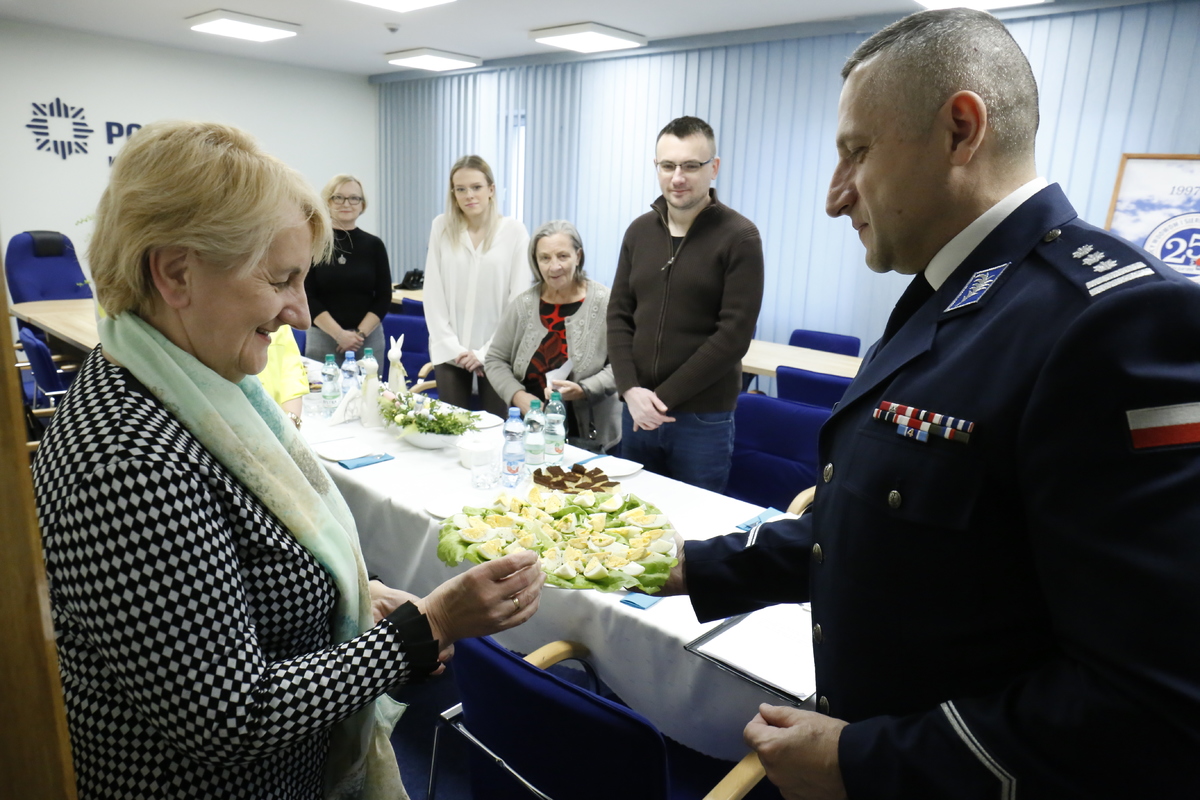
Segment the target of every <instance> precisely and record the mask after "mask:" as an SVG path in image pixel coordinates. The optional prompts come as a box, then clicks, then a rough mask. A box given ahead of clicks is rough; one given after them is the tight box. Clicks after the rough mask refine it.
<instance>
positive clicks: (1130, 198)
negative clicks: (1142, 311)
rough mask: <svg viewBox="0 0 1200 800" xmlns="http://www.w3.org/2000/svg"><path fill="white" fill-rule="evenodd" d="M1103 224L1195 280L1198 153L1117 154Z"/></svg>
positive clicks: (1198, 273)
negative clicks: (1118, 158)
mask: <svg viewBox="0 0 1200 800" xmlns="http://www.w3.org/2000/svg"><path fill="white" fill-rule="evenodd" d="M1106 227H1107V228H1108V229H1109V230H1110V231H1112V232H1113V233H1115V234H1117V235H1118V236H1121V237H1123V238H1125V239H1128V240H1129V241H1131V242H1133V243H1134V244H1138V245H1141V246H1142V247H1144V248H1146V250H1148V251H1149V252H1150V254H1151V255H1154V256H1157V257H1159V258H1160V259H1162V260H1163V262H1165V263H1166V264H1168V265H1170V266H1172V267H1174V268H1175V269H1177V270H1179V271H1180V272H1181V273H1183V274H1184V275H1187V276H1188V277H1190V278H1191V279H1192V280H1194V281H1197V282H1198V283H1200V155H1161V154H1153V153H1126V154H1125V155H1123V156H1121V168H1120V170H1119V171H1118V172H1117V185H1116V187H1115V188H1114V189H1113V197H1112V204H1111V205H1110V206H1109V209H1108V222H1107V224H1106Z"/></svg>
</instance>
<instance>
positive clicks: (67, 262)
mask: <svg viewBox="0 0 1200 800" xmlns="http://www.w3.org/2000/svg"><path fill="white" fill-rule="evenodd" d="M4 268H5V273H6V275H7V277H8V290H9V291H10V292H11V293H12V299H13V302H14V303H30V302H33V301H35V300H73V299H76V298H87V297H91V296H92V289H91V287H90V286H88V284H87V280H86V279H85V278H84V277H83V268H82V267H80V266H79V259H78V258H76V256H75V246H74V245H73V244H71V240H70V239H68V238H67V237H66V236H64V235H63V234H61V233H58V232H57V231H25V232H24V233H18V234H17V235H16V236H14V237H13V238H12V239H10V240H9V242H8V250H7V252H6V253H5V255H4Z"/></svg>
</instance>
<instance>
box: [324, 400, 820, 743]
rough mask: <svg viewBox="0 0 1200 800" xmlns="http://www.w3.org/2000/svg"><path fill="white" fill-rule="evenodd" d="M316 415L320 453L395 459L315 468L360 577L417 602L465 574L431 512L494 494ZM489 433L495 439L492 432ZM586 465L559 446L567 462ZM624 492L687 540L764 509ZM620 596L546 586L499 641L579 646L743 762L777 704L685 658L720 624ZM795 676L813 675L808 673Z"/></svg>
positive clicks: (629, 481)
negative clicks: (341, 441) (446, 556)
mask: <svg viewBox="0 0 1200 800" xmlns="http://www.w3.org/2000/svg"><path fill="white" fill-rule="evenodd" d="M310 402H311V401H310ZM316 409H317V403H315V402H313V403H312V408H311V411H310V410H306V413H305V420H306V421H305V426H304V432H305V435H306V436H307V437H308V438H309V440H310V441H312V442H316V443H317V445H316V446H317V447H318V449H320V447H321V443H325V444H330V443H331V441H332V440H333V439H336V438H339V437H340V438H347V439H350V440H352V441H354V442H357V443H359V444H360V445H361V446H362V448H363V449H364V451H365V452H387V453H390V454H391V455H393V456H395V458H394V460H391V461H385V462H382V463H379V464H374V465H371V466H368V467H363V468H360V469H355V470H346V469H343V468H342V467H340V466H338V465H336V464H334V463H332V462H324V463H326V466H327V467H328V470H329V473H330V475H331V476H332V478H333V480H334V482H335V483H336V484H337V486H338V488H339V489H340V490H341V492H342V495H343V496H344V497H345V498H346V502H347V503H348V504H349V506H350V509H351V511H352V512H353V513H354V518H355V521H356V522H357V525H358V530H359V538H360V540H361V541H362V548H363V556H364V558H365V559H366V562H367V566H368V569H369V570H370V571H371V572H372V573H374V574H377V575H378V576H379V577H380V579H381V580H383V581H384V583H387V584H388V585H390V586H394V587H396V588H401V589H405V590H408V591H411V592H414V593H416V594H420V595H424V594H427V593H428V592H430V591H431V590H432V589H434V588H435V587H436V586H437V585H438V584H440V583H441V582H442V581H444V580H446V579H447V578H449V577H450V576H451V575H452V574H454V572H455V571H461V570H464V569H466V568H468V567H469V566H470V565H467V564H464V565H462V566H460V567H459V568H457V570H451V569H450V568H448V567H446V566H445V565H444V564H443V563H442V562H441V561H439V560H438V558H437V540H438V529H439V528H438V524H437V521H435V517H434V515H433V514H431V513H429V512H430V511H432V512H435V513H436V515H437V518H438V520H440V518H441V517H442V516H448V515H449V514H451V513H454V512H456V511H458V510H460V509H461V507H462V506H463V505H470V504H479V505H486V504H489V503H490V502H491V501H492V500H493V499H494V498H495V496H496V494H497V493H498V492H499V491H500V489H494V490H475V489H472V488H471V487H470V472H469V471H468V470H466V469H464V468H463V467H461V466H459V464H458V451H457V449H456V448H448V449H446V450H434V451H427V450H419V449H417V448H414V447H412V446H411V445H407V444H404V443H402V442H400V441H399V440H397V439H396V438H395V436H394V435H393V434H392V433H391V432H390V431H389V430H388V429H378V428H376V429H364V428H363V427H362V426H361V425H360V424H359V423H358V422H348V423H344V424H343V425H340V426H330V425H328V423H326V422H325V421H324V420H321V419H319V418H314V417H315V414H314V413H313V412H315V411H316ZM490 432H491V433H493V434H495V436H496V437H497V439H498V438H499V436H500V433H499V428H493V429H491V431H490ZM587 455H589V454H587V453H585V452H584V451H582V450H577V449H575V448H572V447H568V450H567V460H568V461H572V460H574V459H575V458H583V457H586V456H587ZM621 485H622V490H623V491H625V492H626V493H628V492H632V493H634V494H637V495H638V496H639V497H642V498H644V499H646V500H648V501H650V502H652V503H654V504H655V505H657V506H659V507H660V508H661V509H662V510H663V512H664V513H665V514H667V515H668V516H669V517H670V519H671V520H672V522H673V524H674V525H675V526H676V527H677V529H678V530H679V531H680V533H681V534H682V535H683V536H684V537H685V538H688V539H704V538H708V537H710V536H714V535H718V534H722V533H727V532H729V531H732V530H733V529H734V527H735V526H736V525H737V524H738V523H740V522H742V521H744V520H746V519H749V518H750V517H753V516H755V515H756V514H758V513H759V512H761V511H762V509H761V508H759V507H757V506H753V505H750V504H749V503H744V502H742V501H739V500H734V499H732V498H728V497H724V496H721V495H717V494H713V493H712V492H708V491H705V490H703V489H697V488H695V487H693V486H687V485H685V484H681V483H679V482H677V481H673V480H671V479H669V478H664V477H662V476H660V475H655V474H653V473H650V472H647V471H644V470H643V471H641V472H639V473H637V474H635V475H633V476H630V477H627V478H623V479H621ZM427 509H428V511H427ZM622 596H623V593H619V592H618V593H612V594H606V593H601V592H595V591H572V590H563V589H556V588H553V587H548V588H546V589H545V591H544V592H543V594H542V602H541V606H540V608H539V609H538V612H537V614H536V615H534V617H533V618H532V619H530V620H529V622H527V623H526V624H524V625H522V626H520V627H518V628H515V629H513V630H510V631H506V632H505V633H502V634H500V635H498V636H497V637H496V638H497V639H498V640H499V641H500V642H501V643H503V644H504V645H505V646H507V647H509V648H512V649H513V650H517V651H519V652H524V653H527V652H531V651H532V650H534V649H536V648H537V647H539V646H541V645H543V644H546V643H547V642H550V641H554V640H556V639H570V640H574V641H578V642H582V643H584V644H585V645H587V646H588V648H590V649H591V651H592V657H591V659H590V660H591V661H592V663H593V664H594V665H595V667H596V669H597V672H598V673H599V675H600V677H601V679H602V680H604V681H605V682H606V683H607V684H608V685H609V686H611V687H612V689H613V691H615V692H616V693H617V694H618V695H620V696H621V697H622V698H624V699H625V701H626V702H628V703H629V705H630V706H631V707H632V708H634V709H635V710H637V711H638V712H639V713H641V714H643V715H644V716H646V717H647V718H649V719H650V720H651V721H652V722H653V723H654V724H655V725H657V726H658V728H659V730H661V731H662V732H663V733H664V734H666V735H667V736H670V737H671V738H673V739H675V740H676V741H679V742H682V743H683V744H685V745H687V746H689V747H692V748H694V749H696V750H699V751H701V752H703V753H706V754H708V755H712V756H716V757H719V758H724V759H728V760H736V759H739V758H741V757H742V756H743V755H745V753H746V746H745V744H744V743H743V742H742V729H743V727H745V724H746V723H747V722H749V721H750V719H751V718H753V716H754V714H755V713H757V709H758V705H759V703H762V702H770V703H775V704H778V703H779V702H780V701H779V700H778V698H776V697H775V696H774V695H771V694H769V693H767V692H766V691H764V690H762V689H759V688H758V687H756V686H754V685H752V684H750V683H748V682H747V681H744V680H742V679H740V678H738V677H735V676H733V675H730V674H728V673H726V672H724V671H722V670H721V669H719V668H718V667H717V666H715V665H714V664H711V663H709V662H708V661H705V660H704V659H702V658H699V657H698V656H695V655H693V654H691V653H689V652H687V651H686V650H684V649H683V645H684V644H686V643H687V642H689V641H691V640H692V639H694V638H696V637H697V636H699V635H700V634H701V633H703V632H705V631H707V630H709V629H710V628H711V627H713V626H714V625H716V624H718V623H716V622H710V623H700V622H697V621H696V617H695V614H694V613H693V611H692V608H691V604H690V603H689V602H688V600H687V598H684V597H668V598H664V599H662V600H661V601H659V602H658V603H656V604H655V605H653V606H651V607H650V608H648V609H646V610H640V609H636V608H633V607H631V606H627V605H624V604H622V603H621V602H620V600H621V597H622ZM790 608H792V609H793V610H794V613H793V614H792V616H791V618H790V619H791V620H792V623H793V625H794V628H795V629H794V630H790V631H787V630H783V631H780V634H779V635H780V636H795V637H801V639H802V640H803V641H809V640H810V623H809V622H808V621H807V615H806V614H805V613H804V612H803V611H802V610H801V609H800V608H799V607H798V606H792V607H790ZM803 668H806V669H809V670H811V664H809V665H805V666H804V667H803Z"/></svg>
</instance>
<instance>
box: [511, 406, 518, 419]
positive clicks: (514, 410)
mask: <svg viewBox="0 0 1200 800" xmlns="http://www.w3.org/2000/svg"><path fill="white" fill-rule="evenodd" d="M513 417H516V418H517V419H520V418H521V409H519V408H517V407H516V406H509V407H508V418H509V419H512V418H513Z"/></svg>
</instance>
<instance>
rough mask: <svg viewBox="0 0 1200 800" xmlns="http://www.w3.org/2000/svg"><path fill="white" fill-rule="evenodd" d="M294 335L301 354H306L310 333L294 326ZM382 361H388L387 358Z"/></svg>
mask: <svg viewBox="0 0 1200 800" xmlns="http://www.w3.org/2000/svg"><path fill="white" fill-rule="evenodd" d="M292 336H294V337H296V346H297V347H299V348H300V355H304V344H305V343H306V342H307V341H308V333H306V332H305V331H301V330H296V329H295V328H292ZM382 361H387V359H386V358H384V359H382Z"/></svg>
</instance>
